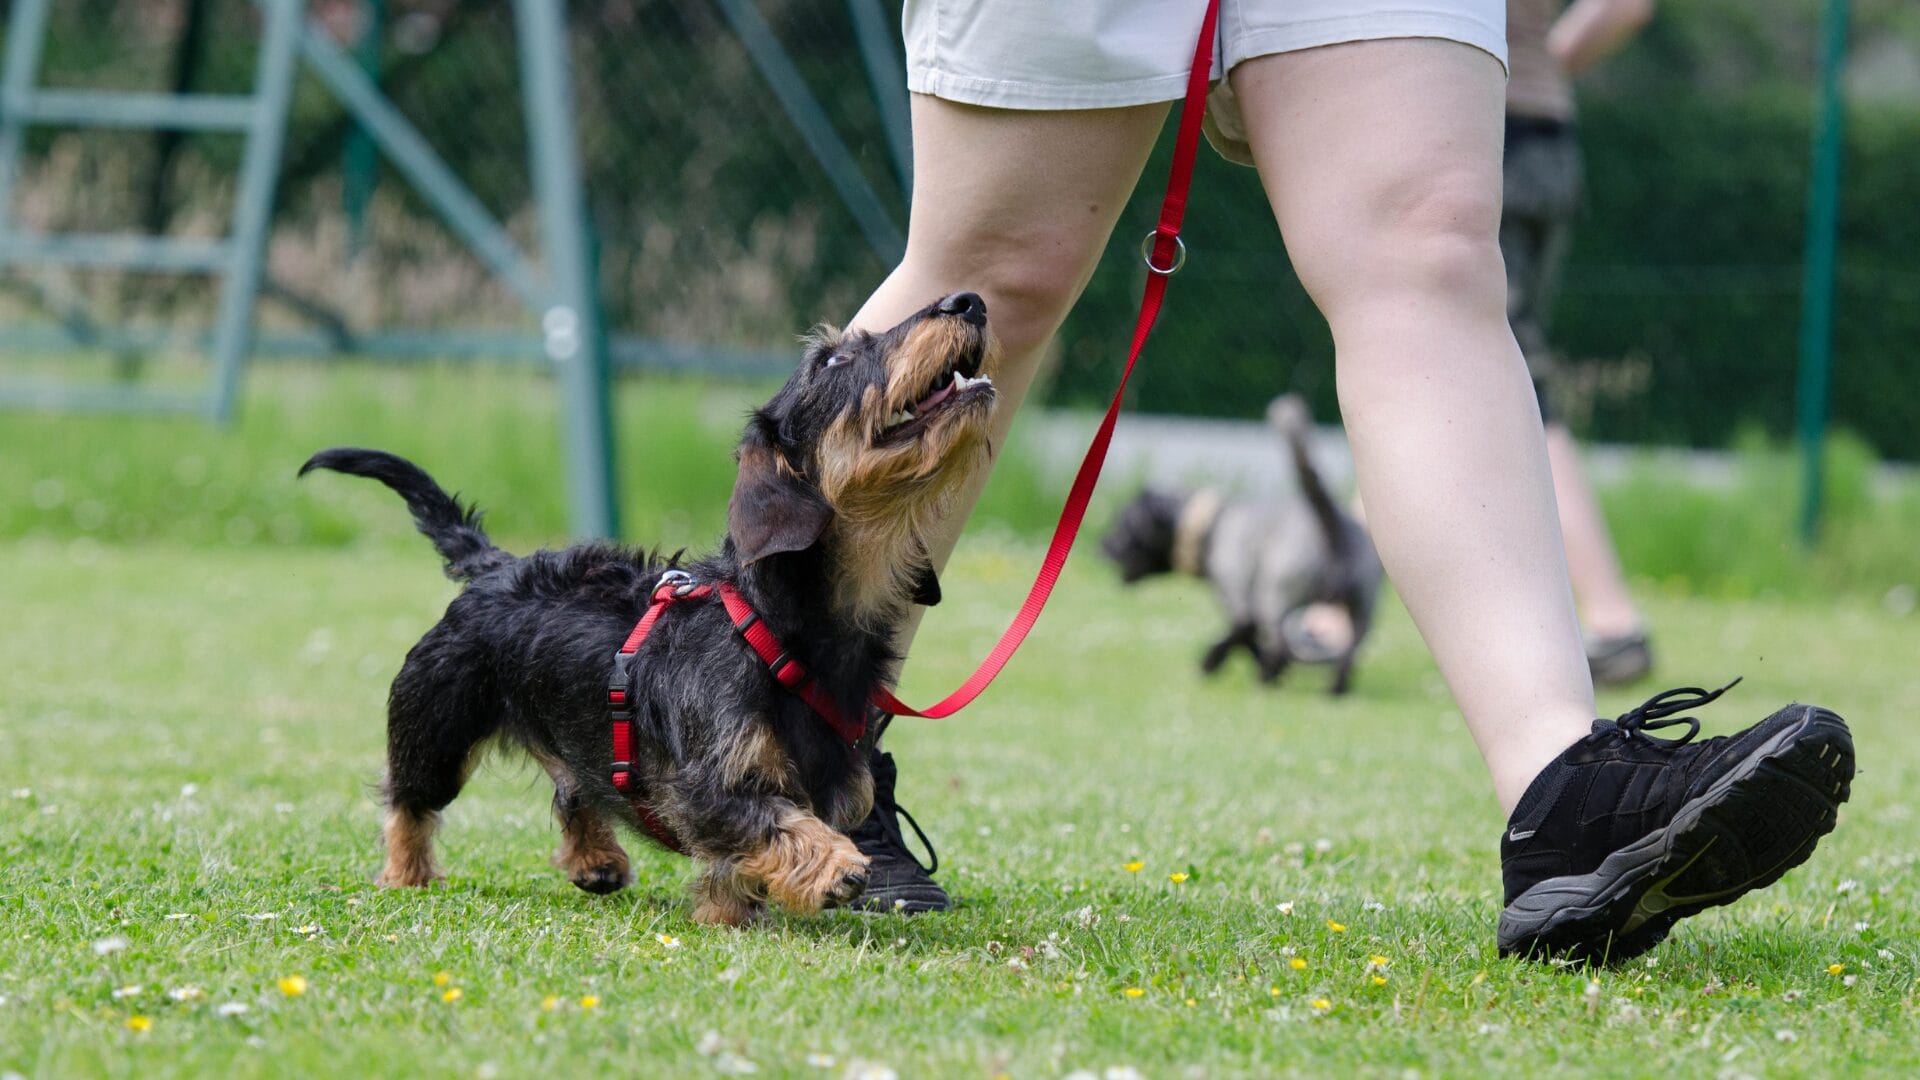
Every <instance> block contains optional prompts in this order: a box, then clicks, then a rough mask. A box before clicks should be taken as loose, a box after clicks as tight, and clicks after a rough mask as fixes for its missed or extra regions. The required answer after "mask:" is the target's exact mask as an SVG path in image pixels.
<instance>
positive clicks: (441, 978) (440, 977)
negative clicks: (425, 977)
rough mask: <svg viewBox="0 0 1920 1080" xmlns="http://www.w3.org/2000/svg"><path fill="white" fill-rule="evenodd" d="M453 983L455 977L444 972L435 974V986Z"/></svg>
mask: <svg viewBox="0 0 1920 1080" xmlns="http://www.w3.org/2000/svg"><path fill="white" fill-rule="evenodd" d="M452 981H453V976H452V975H449V974H447V973H446V972H444V971H436V972H434V973H433V985H435V986H445V985H447V984H448V983H450V982H452Z"/></svg>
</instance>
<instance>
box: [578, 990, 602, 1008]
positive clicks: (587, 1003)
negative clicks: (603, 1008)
mask: <svg viewBox="0 0 1920 1080" xmlns="http://www.w3.org/2000/svg"><path fill="white" fill-rule="evenodd" d="M580 1007H581V1008H583V1009H597V1008H599V1007H600V999H599V998H598V997H596V996H594V995H592V994H588V995H587V996H586V997H583V998H581V999H580Z"/></svg>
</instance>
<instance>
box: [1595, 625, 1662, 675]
mask: <svg viewBox="0 0 1920 1080" xmlns="http://www.w3.org/2000/svg"><path fill="white" fill-rule="evenodd" d="M1587 670H1588V671H1590V672H1592V673H1593V685H1595V686H1626V685H1628V684H1630V683H1637V682H1639V681H1640V680H1641V679H1644V678H1646V677H1647V673H1648V672H1650V671H1652V670H1653V645H1652V643H1651V642H1649V641H1648V640H1647V633H1646V631H1644V630H1636V631H1634V632H1633V633H1631V634H1622V635H1620V636H1619V637H1610V638H1596V639H1595V640H1593V641H1590V642H1588V643H1587Z"/></svg>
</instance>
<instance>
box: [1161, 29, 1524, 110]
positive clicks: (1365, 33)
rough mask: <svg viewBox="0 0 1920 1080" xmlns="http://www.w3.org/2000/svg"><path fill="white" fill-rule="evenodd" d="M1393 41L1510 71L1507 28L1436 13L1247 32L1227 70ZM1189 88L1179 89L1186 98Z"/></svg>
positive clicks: (1235, 41) (1234, 41)
mask: <svg viewBox="0 0 1920 1080" xmlns="http://www.w3.org/2000/svg"><path fill="white" fill-rule="evenodd" d="M1392 38H1439V39H1441V40H1443V41H1457V42H1459V43H1460V44H1462V45H1471V46H1473V47H1474V48H1476V49H1479V50H1480V51H1481V52H1484V53H1486V54H1488V55H1489V56H1492V57H1493V58H1494V59H1495V60H1497V61H1499V63H1500V67H1501V69H1502V70H1505V69H1506V66H1507V35H1506V28H1505V27H1503V26H1489V25H1487V24H1486V23H1484V22H1481V21H1479V20H1477V19H1470V18H1467V17H1466V16H1463V15H1451V14H1446V13H1442V12H1433V11H1399V12H1378V11H1370V12H1367V13H1365V14H1357V15H1351V16H1347V17H1343V18H1335V19H1319V20H1316V21H1314V22H1310V23H1296V24H1294V25H1291V26H1277V27H1272V28H1269V29H1265V30H1244V31H1241V32H1239V33H1236V34H1234V35H1232V36H1231V37H1230V38H1229V39H1228V40H1229V42H1230V43H1231V44H1230V46H1229V49H1228V52H1227V63H1226V70H1228V71H1232V70H1233V69H1234V68H1236V67H1238V66H1239V65H1240V64H1242V63H1244V62H1246V61H1248V60H1253V59H1257V58H1259V57H1262V56H1273V55H1275V54H1276V53H1288V52H1299V51H1300V50H1302V49H1318V48H1321V47H1322V46H1326V45H1345V44H1348V43H1350V42H1355V41H1385V40H1388V39H1392ZM1185 91H1186V85H1185V83H1184V82H1182V84H1181V93H1182V94H1183V95H1184V94H1185Z"/></svg>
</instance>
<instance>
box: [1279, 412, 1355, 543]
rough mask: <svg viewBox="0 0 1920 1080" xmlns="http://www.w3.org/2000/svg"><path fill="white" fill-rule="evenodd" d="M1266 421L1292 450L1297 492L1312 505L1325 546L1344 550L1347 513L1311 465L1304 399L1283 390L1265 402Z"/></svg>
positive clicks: (1309, 422) (1309, 417) (1309, 424)
mask: <svg viewBox="0 0 1920 1080" xmlns="http://www.w3.org/2000/svg"><path fill="white" fill-rule="evenodd" d="M1267 423H1268V424H1269V425H1271V426H1272V427H1273V429H1274V430H1275V431H1278V432H1279V433H1280V435H1281V437H1282V438H1284V439H1286V440H1287V447H1288V448H1289V449H1290V450H1292V451H1293V468H1294V471H1295V472H1296V473H1297V474H1298V475H1299V477H1300V493H1301V494H1302V495H1305V496H1306V498H1307V505H1308V506H1311V507H1312V508H1313V516H1314V518H1315V520H1317V521H1319V522H1320V531H1321V532H1322V533H1324V534H1325V535H1326V538H1327V546H1328V547H1329V548H1330V549H1332V550H1333V551H1336V552H1338V551H1342V550H1344V549H1345V548H1346V546H1347V530H1346V524H1345V522H1346V515H1345V514H1343V513H1342V512H1341V510H1340V504H1338V503H1336V502H1334V500H1333V495H1332V494H1331V493H1329V492H1328V491H1327V485H1326V484H1324V483H1322V482H1321V481H1320V473H1319V471H1318V470H1316V469H1315V468H1314V467H1313V458H1312V456H1311V455H1309V454H1308V452H1307V435H1308V434H1309V433H1310V432H1311V431H1312V430H1313V414H1311V413H1309V412H1308V411H1307V403H1306V402H1304V401H1302V400H1301V399H1300V396H1299V395H1298V394H1283V395H1281V396H1280V397H1277V398H1274V399H1273V404H1271V405H1268V406H1267Z"/></svg>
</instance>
